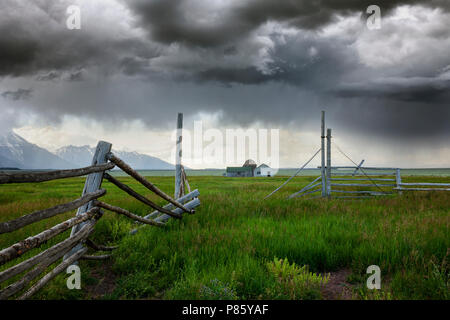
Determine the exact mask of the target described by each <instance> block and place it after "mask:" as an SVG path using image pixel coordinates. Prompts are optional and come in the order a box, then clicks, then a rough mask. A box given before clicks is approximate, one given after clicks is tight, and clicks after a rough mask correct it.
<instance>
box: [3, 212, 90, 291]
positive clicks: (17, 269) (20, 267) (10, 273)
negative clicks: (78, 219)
mask: <svg viewBox="0 0 450 320" xmlns="http://www.w3.org/2000/svg"><path fill="white" fill-rule="evenodd" d="M95 222H96V221H91V222H89V224H88V225H86V226H85V227H84V228H83V229H81V230H80V231H78V232H77V233H76V234H75V235H73V236H72V237H69V238H67V239H65V240H64V241H62V242H59V243H57V244H55V245H54V246H52V247H50V248H49V249H47V250H45V251H42V252H40V253H39V254H37V255H35V256H33V257H31V258H29V259H27V260H25V261H22V262H20V263H18V264H16V265H15V266H12V267H11V268H9V269H7V270H4V271H2V272H0V282H3V281H5V280H8V279H9V278H11V277H14V276H15V275H18V274H20V273H22V272H24V271H25V270H27V269H29V268H31V267H33V266H35V265H36V264H38V263H40V262H42V261H43V260H45V259H47V258H48V257H50V256H53V255H55V254H57V253H59V252H63V253H64V252H67V251H69V250H71V249H72V248H73V247H74V246H75V245H76V244H77V243H78V242H80V240H82V239H84V238H86V237H88V236H89V234H90V233H92V231H93V230H94V225H95Z"/></svg>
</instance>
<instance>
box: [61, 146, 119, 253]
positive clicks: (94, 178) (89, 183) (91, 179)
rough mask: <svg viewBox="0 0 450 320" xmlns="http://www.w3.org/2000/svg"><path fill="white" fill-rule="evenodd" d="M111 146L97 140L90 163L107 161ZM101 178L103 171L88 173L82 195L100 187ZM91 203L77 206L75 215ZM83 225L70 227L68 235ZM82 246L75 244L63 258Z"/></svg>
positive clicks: (86, 208)
mask: <svg viewBox="0 0 450 320" xmlns="http://www.w3.org/2000/svg"><path fill="white" fill-rule="evenodd" d="M111 146H112V145H111V143H109V142H105V141H99V142H98V144H97V148H96V149H95V153H94V157H93V159H92V165H96V164H102V163H106V162H107V161H108V160H107V159H106V155H107V154H108V153H109V152H111ZM102 180H103V171H101V172H96V173H91V174H89V175H88V176H87V177H86V181H85V183H84V188H83V193H82V195H85V194H86V193H90V192H94V191H97V190H98V189H100V186H101V185H102ZM92 203H93V202H92V201H89V202H88V203H86V204H85V205H83V206H81V207H79V208H78V211H77V216H78V215H80V214H83V213H85V212H86V211H88V210H89V209H90V208H91V207H92ZM83 225H84V223H80V224H77V225H76V226H74V227H73V228H72V231H71V233H70V236H73V235H74V234H75V233H76V232H78V230H80V229H81V227H82V226H83ZM82 247H83V246H82V245H81V244H78V245H76V246H75V247H74V248H73V249H72V250H71V251H70V252H68V253H67V254H66V255H65V256H64V260H66V259H68V258H69V257H70V256H71V255H73V254H74V253H75V252H77V251H78V250H80V249H82Z"/></svg>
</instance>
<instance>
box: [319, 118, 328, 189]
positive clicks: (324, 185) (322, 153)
mask: <svg viewBox="0 0 450 320" xmlns="http://www.w3.org/2000/svg"><path fill="white" fill-rule="evenodd" d="M320 140H321V146H322V147H321V148H322V149H321V150H322V151H321V156H322V159H321V163H322V167H321V170H320V172H321V176H322V197H325V196H326V195H327V188H326V178H325V111H322V131H321V136H320Z"/></svg>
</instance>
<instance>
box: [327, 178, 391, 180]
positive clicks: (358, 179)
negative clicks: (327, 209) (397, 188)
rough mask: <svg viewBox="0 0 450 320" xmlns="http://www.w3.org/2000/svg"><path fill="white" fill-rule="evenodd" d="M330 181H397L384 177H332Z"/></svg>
mask: <svg viewBox="0 0 450 320" xmlns="http://www.w3.org/2000/svg"><path fill="white" fill-rule="evenodd" d="M330 181H396V180H395V179H382V178H373V179H358V178H356V179H352V178H331V179H330Z"/></svg>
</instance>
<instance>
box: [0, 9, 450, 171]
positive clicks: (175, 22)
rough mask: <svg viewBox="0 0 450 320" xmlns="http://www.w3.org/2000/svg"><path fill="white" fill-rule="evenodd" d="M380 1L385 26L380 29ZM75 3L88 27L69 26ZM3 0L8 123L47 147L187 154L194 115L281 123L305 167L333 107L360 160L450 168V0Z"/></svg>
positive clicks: (0, 90)
mask: <svg viewBox="0 0 450 320" xmlns="http://www.w3.org/2000/svg"><path fill="white" fill-rule="evenodd" d="M373 4H375V5H378V6H379V7H380V8H381V28H380V29H377V30H370V29H369V28H368V27H367V25H366V21H367V19H368V16H369V15H370V14H367V13H366V9H367V7H368V6H369V5H373ZM70 5H78V6H79V7H80V9H81V29H80V30H69V29H68V28H67V26H66V20H67V18H68V15H67V12H66V10H67V8H68V7H69V6H70ZM0 6H1V10H0V110H1V114H0V126H1V130H0V131H7V130H10V129H12V128H14V129H15V130H16V131H17V132H19V133H21V134H23V135H24V136H25V137H26V138H28V139H29V140H30V141H32V142H34V143H37V144H39V145H42V146H44V147H50V148H51V147H58V146H61V145H64V144H76V145H82V144H95V141H97V140H98V139H105V140H108V139H109V140H112V141H113V143H115V144H116V145H117V146H118V147H123V148H132V149H139V150H138V151H141V152H145V153H148V154H152V155H156V156H160V157H162V158H164V159H165V160H169V161H171V162H173V160H171V158H170V157H171V155H170V154H169V153H168V152H167V145H169V144H170V145H171V144H172V142H171V140H170V138H169V137H170V131H171V129H173V127H174V125H175V117H176V113H177V112H183V113H184V114H185V119H186V120H185V122H186V126H187V127H188V128H189V126H190V125H191V124H192V123H193V121H195V120H203V121H205V123H208V124H209V125H210V126H211V127H216V128H219V129H220V128H237V127H242V128H252V127H258V128H280V129H282V133H281V136H280V140H281V141H280V154H281V165H282V166H296V165H298V164H301V162H302V161H304V160H306V159H307V158H308V155H309V154H311V152H313V151H315V149H316V146H318V143H319V141H318V136H319V131H318V130H319V129H320V128H319V122H320V119H319V117H320V111H321V110H326V112H327V124H328V126H329V127H332V128H333V130H334V135H335V136H336V141H339V144H340V145H341V146H342V147H345V149H346V150H348V152H349V153H350V154H351V155H352V156H353V157H354V158H355V160H361V158H366V163H369V164H373V165H385V164H386V165H395V166H414V167H433V166H447V167H450V144H449V138H450V105H449V104H450V90H449V89H450V1H447V0H398V1H387V0H378V1H364V0H363V1H358V0H342V1H335V0H316V1H306V0H290V1H287V0H228V1H225V0H210V1H202V0H173V1H172V0H96V1H89V0H85V1H83V0H79V1H75V0H67V1H66V0H57V1H56V0H55V1H50V0H33V1H31V0H29V1H25V0H3V1H2V2H1V4H0ZM144 136H145V141H139V140H142V139H143V138H142V137H144ZM84 142H85V143H84ZM139 146H141V147H139ZM205 166H207V165H205Z"/></svg>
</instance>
